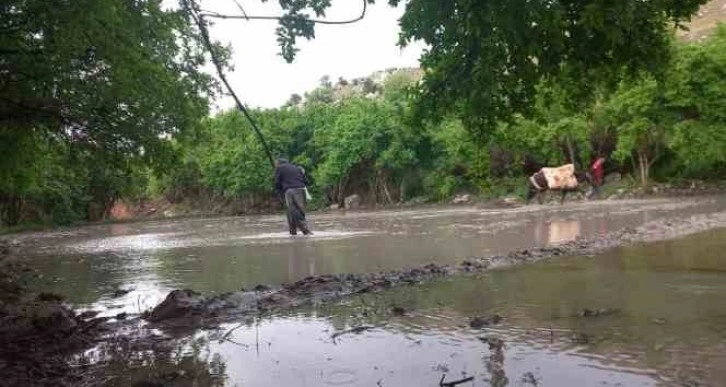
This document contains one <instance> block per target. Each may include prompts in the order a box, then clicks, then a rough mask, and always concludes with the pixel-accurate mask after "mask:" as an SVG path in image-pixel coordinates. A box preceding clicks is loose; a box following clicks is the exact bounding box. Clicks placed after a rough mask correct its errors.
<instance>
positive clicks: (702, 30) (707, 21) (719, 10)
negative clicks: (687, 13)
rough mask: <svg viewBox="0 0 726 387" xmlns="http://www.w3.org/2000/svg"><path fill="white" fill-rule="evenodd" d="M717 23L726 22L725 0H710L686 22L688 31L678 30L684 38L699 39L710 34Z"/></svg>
mask: <svg viewBox="0 0 726 387" xmlns="http://www.w3.org/2000/svg"><path fill="white" fill-rule="evenodd" d="M719 23H726V0H712V1H710V2H708V3H707V4H705V5H704V6H702V7H701V9H700V10H699V11H698V13H697V14H696V15H694V16H693V20H691V22H690V23H688V24H687V27H688V29H689V31H679V33H678V35H679V36H680V37H682V38H684V39H686V40H700V39H703V38H705V37H707V36H708V35H710V34H711V33H712V32H713V31H714V30H715V29H716V26H717V25H718V24H719Z"/></svg>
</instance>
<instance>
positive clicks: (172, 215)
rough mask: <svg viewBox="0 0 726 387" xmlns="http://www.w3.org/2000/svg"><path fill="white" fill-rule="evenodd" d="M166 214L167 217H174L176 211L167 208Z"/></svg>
mask: <svg viewBox="0 0 726 387" xmlns="http://www.w3.org/2000/svg"><path fill="white" fill-rule="evenodd" d="M164 216H165V217H167V218H173V217H175V216H176V212H174V211H173V210H166V211H164Z"/></svg>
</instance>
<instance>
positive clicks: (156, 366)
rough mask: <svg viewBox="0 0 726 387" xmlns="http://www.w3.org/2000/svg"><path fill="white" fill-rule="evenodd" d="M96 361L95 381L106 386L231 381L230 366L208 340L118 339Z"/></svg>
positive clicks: (105, 346) (99, 351)
mask: <svg viewBox="0 0 726 387" xmlns="http://www.w3.org/2000/svg"><path fill="white" fill-rule="evenodd" d="M93 358H94V359H93V363H94V364H95V366H94V367H93V370H94V372H93V375H94V378H95V379H96V380H97V381H103V383H102V384H103V385H105V386H119V387H120V386H166V385H173V386H178V387H186V386H189V387H191V386H210V387H215V386H224V384H225V380H226V378H227V365H226V364H225V362H224V361H223V360H222V357H221V356H220V355H219V354H218V353H214V354H212V353H211V351H210V347H209V342H208V340H207V339H204V338H196V339H191V338H190V339H183V340H178V341H174V342H172V341H169V340H165V341H161V340H157V339H153V338H144V339H130V340H129V339H127V338H118V339H113V340H112V341H110V342H108V343H105V344H103V345H102V346H101V347H100V348H98V349H97V350H96V351H95V353H94V355H93ZM86 360H88V359H86Z"/></svg>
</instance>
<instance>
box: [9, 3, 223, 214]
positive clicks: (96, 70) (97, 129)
mask: <svg viewBox="0 0 726 387" xmlns="http://www.w3.org/2000/svg"><path fill="white" fill-rule="evenodd" d="M0 13H1V14H2V15H3V17H2V18H1V19H0V30H2V33H1V34H0V47H2V48H1V49H0V53H2V59H0V74H1V75H2V82H1V83H0V133H2V134H1V136H2V138H3V142H4V144H6V145H11V144H16V145H17V146H8V149H6V150H5V152H3V157H2V158H0V170H7V169H8V168H13V169H16V172H15V173H16V174H18V176H20V175H22V176H23V177H22V178H20V177H14V178H12V179H10V178H8V179H6V180H4V182H3V184H0V186H1V187H0V208H4V210H3V211H5V210H7V209H8V208H10V207H14V208H16V209H17V208H18V205H17V203H22V202H25V201H26V200H27V199H28V198H29V197H31V196H32V197H33V200H34V202H35V204H36V205H37V204H38V203H41V202H42V203H52V202H53V201H52V200H50V198H54V197H57V193H58V192H61V191H63V190H60V189H59V185H64V184H65V185H69V186H68V187H67V188H68V189H67V191H68V192H75V191H76V190H78V189H81V187H83V188H82V190H83V191H84V192H83V194H82V195H79V197H84V198H89V200H90V201H91V202H92V203H88V204H89V205H91V204H92V205H93V206H96V207H98V208H97V209H90V208H89V209H88V210H87V211H86V210H84V211H83V212H84V213H85V214H84V215H83V216H87V217H89V218H95V216H94V214H99V215H98V216H102V215H103V214H107V213H108V210H109V209H110V206H111V205H112V204H113V202H114V200H116V199H117V198H118V197H120V195H124V194H126V193H129V192H130V191H132V190H133V188H134V186H135V185H137V181H136V180H135V179H136V177H138V176H137V175H138V174H137V173H136V172H135V171H137V170H139V168H137V166H138V163H139V162H144V163H147V164H149V163H155V164H156V163H160V162H162V161H164V160H166V159H167V157H168V155H169V150H170V146H169V145H170V142H169V141H168V139H169V138H171V137H181V136H183V135H185V133H189V132H191V131H193V130H194V129H195V128H196V127H197V126H198V125H199V121H200V119H201V118H202V117H204V116H205V115H206V114H207V112H208V106H207V104H208V101H207V97H208V96H210V95H213V93H214V92H215V90H216V88H215V83H214V82H213V80H212V78H211V77H210V76H209V75H206V74H205V73H204V72H203V71H201V70H200V69H201V68H202V66H204V64H205V57H206V56H205V51H204V50H203V47H202V46H201V45H200V40H199V38H200V37H199V32H198V31H197V30H196V25H195V24H193V23H190V20H189V15H188V14H186V13H185V12H184V11H183V10H165V9H162V8H161V3H160V2H158V1H151V0H149V1H135V2H122V3H119V2H117V1H112V0H102V1H88V0H81V1H72V2H47V1H39V0H30V1H19V0H18V1H16V0H10V1H6V2H3V3H2V4H1V5H0ZM38 152H40V154H39V153H38ZM46 154H48V155H53V157H54V158H53V162H54V163H63V164H62V165H63V168H66V169H69V170H72V172H68V173H59V174H56V175H54V177H55V178H58V179H59V180H54V185H53V186H52V187H51V186H48V185H44V184H43V181H44V179H38V178H36V177H37V173H36V172H34V171H37V170H39V169H40V168H41V167H40V165H43V162H45V161H44V160H47V158H46V157H44V156H46ZM29 155H34V156H29ZM19 160H23V161H22V162H23V164H22V166H16V165H17V164H16V163H17V162H19ZM34 176H35V177H34ZM62 176H65V177H66V178H67V180H65V181H64V180H62V179H61V177H62ZM79 179H80V180H79ZM71 185H73V186H71ZM44 190H46V191H44ZM29 192H33V195H30V196H29V195H28V193H29ZM43 192H45V193H46V194H47V195H49V196H44V193H43ZM8 206H9V207H8ZM53 207H55V206H53ZM74 207H77V206H74ZM13 211H15V210H12V211H11V212H13ZM15 212H17V211H15ZM11 218H14V219H11ZM17 218H18V217H17V216H12V217H5V219H3V220H2V221H5V222H14V221H16V220H17Z"/></svg>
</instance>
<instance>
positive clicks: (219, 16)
mask: <svg viewBox="0 0 726 387" xmlns="http://www.w3.org/2000/svg"><path fill="white" fill-rule="evenodd" d="M235 3H237V1H236V0H235ZM237 5H238V6H239V7H240V10H241V11H242V13H243V14H242V15H226V14H221V13H219V12H214V11H201V13H200V14H199V15H200V16H202V17H208V18H213V19H245V20H272V21H279V20H283V19H287V18H298V19H302V20H305V21H307V22H310V23H314V24H329V25H330V24H332V25H340V24H353V23H356V22H359V21H361V20H363V18H365V16H366V11H367V8H368V2H367V1H366V0H363V10H362V11H361V14H360V15H359V16H358V17H356V18H354V19H349V20H324V19H310V18H308V17H307V16H305V15H296V16H266V15H265V16H263V15H258V16H255V15H252V16H250V15H247V13H246V12H244V10H243V9H242V6H241V5H239V3H237Z"/></svg>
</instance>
